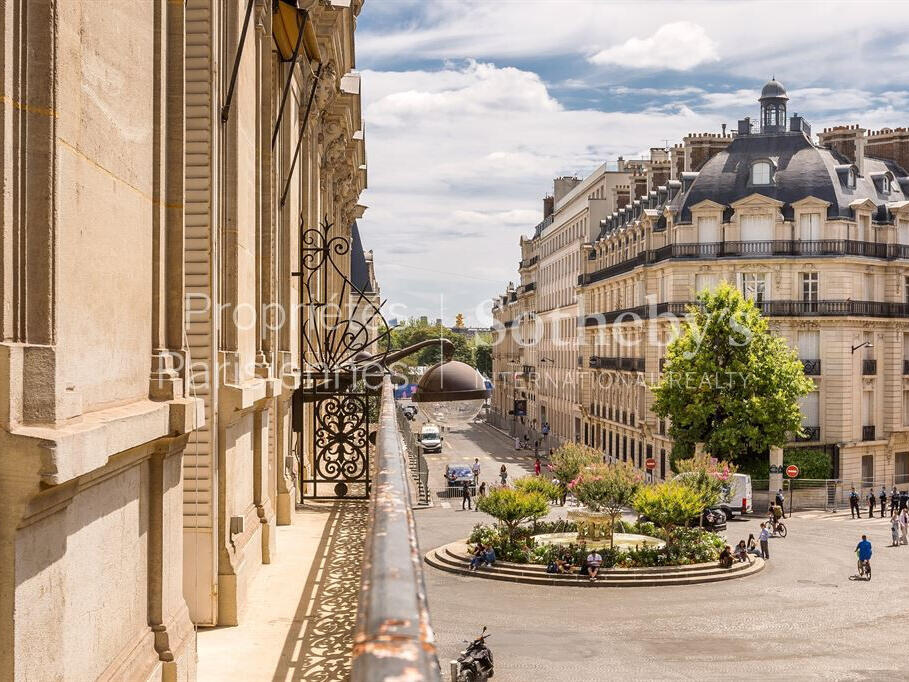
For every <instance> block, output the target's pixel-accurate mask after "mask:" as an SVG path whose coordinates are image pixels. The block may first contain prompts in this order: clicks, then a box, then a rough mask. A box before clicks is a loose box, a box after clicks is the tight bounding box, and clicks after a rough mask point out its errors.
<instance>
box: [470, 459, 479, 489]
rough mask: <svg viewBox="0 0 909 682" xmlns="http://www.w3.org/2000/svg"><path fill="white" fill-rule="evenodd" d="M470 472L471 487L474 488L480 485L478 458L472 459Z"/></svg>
mask: <svg viewBox="0 0 909 682" xmlns="http://www.w3.org/2000/svg"><path fill="white" fill-rule="evenodd" d="M470 470H471V471H472V472H473V485H474V487H476V486H477V485H479V483H480V458H479V457H474V458H473V464H471V465H470Z"/></svg>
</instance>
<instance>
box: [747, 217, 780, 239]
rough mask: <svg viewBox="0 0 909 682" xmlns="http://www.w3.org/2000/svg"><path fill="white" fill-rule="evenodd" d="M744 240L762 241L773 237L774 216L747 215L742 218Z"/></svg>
mask: <svg viewBox="0 0 909 682" xmlns="http://www.w3.org/2000/svg"><path fill="white" fill-rule="evenodd" d="M740 224H741V228H742V229H741V233H742V234H741V237H742V241H743V242H760V241H769V240H771V239H773V217H772V216H769V215H745V216H742V218H741V220H740Z"/></svg>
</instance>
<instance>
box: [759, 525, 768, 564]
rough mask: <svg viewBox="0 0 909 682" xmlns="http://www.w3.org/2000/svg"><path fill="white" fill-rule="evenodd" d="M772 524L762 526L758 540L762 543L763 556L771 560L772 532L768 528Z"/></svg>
mask: <svg viewBox="0 0 909 682" xmlns="http://www.w3.org/2000/svg"><path fill="white" fill-rule="evenodd" d="M768 525H770V524H767V523H762V524H761V534H760V535H759V536H758V540H759V541H760V543H761V554H762V555H763V557H764V559H767V560H769V559H770V542H769V541H770V531H769V530H768V529H767V526H768Z"/></svg>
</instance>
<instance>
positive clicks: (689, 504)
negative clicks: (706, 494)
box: [634, 480, 704, 545]
mask: <svg viewBox="0 0 909 682" xmlns="http://www.w3.org/2000/svg"><path fill="white" fill-rule="evenodd" d="M634 508H635V511H637V512H638V513H639V514H643V515H644V516H646V517H647V518H648V519H649V520H650V521H652V522H653V523H655V524H656V525H658V526H659V527H660V528H663V529H664V530H665V531H666V544H667V545H671V544H672V538H673V531H674V530H675V529H676V528H677V527H679V526H688V524H689V523H690V522H691V519H693V518H695V517H697V516H698V515H699V514H700V513H701V512H702V511H703V509H704V507H703V500H702V498H701V496H700V495H699V494H698V492H697V491H696V490H694V489H692V488H690V487H689V486H687V485H685V484H683V483H681V482H680V481H676V480H672V481H667V482H665V483H657V484H656V485H646V486H643V487H642V488H640V489H639V490H638V492H637V495H635V498H634Z"/></svg>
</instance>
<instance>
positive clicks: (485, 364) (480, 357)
mask: <svg viewBox="0 0 909 682" xmlns="http://www.w3.org/2000/svg"><path fill="white" fill-rule="evenodd" d="M474 358H475V359H476V363H477V369H478V370H479V371H480V374H482V375H483V376H486V377H491V376H492V346H490V345H489V344H482V343H478V344H476V346H475V347H474Z"/></svg>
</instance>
